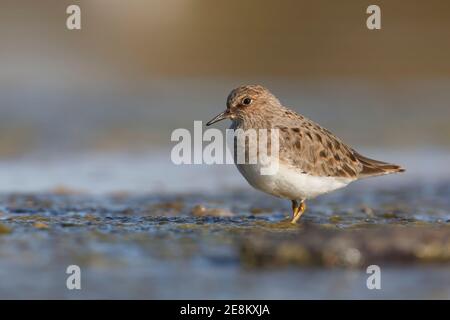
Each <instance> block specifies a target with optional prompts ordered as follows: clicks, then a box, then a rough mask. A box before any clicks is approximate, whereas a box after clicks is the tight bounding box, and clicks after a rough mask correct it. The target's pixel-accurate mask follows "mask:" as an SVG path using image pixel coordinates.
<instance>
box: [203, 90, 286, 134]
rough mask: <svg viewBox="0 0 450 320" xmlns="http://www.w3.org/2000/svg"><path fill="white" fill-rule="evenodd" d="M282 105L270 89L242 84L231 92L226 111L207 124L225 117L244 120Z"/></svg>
mask: <svg viewBox="0 0 450 320" xmlns="http://www.w3.org/2000/svg"><path fill="white" fill-rule="evenodd" d="M278 106H281V104H280V101H278V99H277V98H276V97H275V96H274V95H273V94H272V93H270V91H269V90H267V89H266V88H264V87H263V86H260V85H246V86H240V87H238V88H236V89H234V90H232V91H231V92H230V94H229V95H228V99H227V108H226V110H225V111H223V112H222V113H220V114H219V115H217V116H216V117H214V118H213V119H211V120H210V121H209V122H208V123H207V124H206V125H207V126H209V125H211V124H213V123H216V122H218V121H221V120H224V119H230V120H232V121H243V120H245V119H246V118H251V117H252V116H254V115H258V114H260V113H262V112H263V111H264V110H269V111H270V109H271V108H276V107H278Z"/></svg>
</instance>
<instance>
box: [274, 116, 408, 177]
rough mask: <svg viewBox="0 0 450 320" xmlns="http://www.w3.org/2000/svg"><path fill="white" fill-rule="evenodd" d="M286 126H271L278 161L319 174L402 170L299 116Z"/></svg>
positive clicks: (352, 174)
mask: <svg viewBox="0 0 450 320" xmlns="http://www.w3.org/2000/svg"><path fill="white" fill-rule="evenodd" d="M295 123H296V124H298V125H294V123H292V122H291V123H290V125H289V126H283V125H280V126H275V127H276V128H278V129H279V135H280V152H279V156H280V162H285V163H286V164H288V165H290V166H292V167H293V168H297V169H299V170H301V171H302V172H305V173H308V174H311V175H314V176H320V177H341V178H350V179H357V178H364V177H371V176H378V175H383V174H389V173H395V172H403V171H405V170H404V169H403V168H402V167H400V166H398V165H395V164H390V163H387V162H383V161H378V160H373V159H369V158H367V157H364V156H362V155H361V154H359V153H358V152H356V151H355V150H354V149H352V148H351V147H349V146H347V145H346V144H345V143H344V142H342V141H341V140H340V139H339V138H338V137H336V136H335V135H333V134H332V133H331V132H330V131H328V130H327V129H325V128H323V127H321V126H320V125H319V124H317V123H315V122H313V121H311V120H309V119H306V118H304V117H303V116H299V121H296V122H295Z"/></svg>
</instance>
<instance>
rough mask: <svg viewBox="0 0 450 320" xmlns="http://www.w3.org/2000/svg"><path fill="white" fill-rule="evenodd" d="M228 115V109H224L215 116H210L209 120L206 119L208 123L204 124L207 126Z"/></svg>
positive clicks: (226, 117)
mask: <svg viewBox="0 0 450 320" xmlns="http://www.w3.org/2000/svg"><path fill="white" fill-rule="evenodd" d="M229 116H230V112H229V111H228V110H225V111H224V112H222V113H221V114H219V115H217V116H215V117H214V118H212V119H211V120H210V121H208V123H207V124H206V125H207V126H210V125H212V124H213V123H216V122H219V121H221V120H223V119H228V118H229Z"/></svg>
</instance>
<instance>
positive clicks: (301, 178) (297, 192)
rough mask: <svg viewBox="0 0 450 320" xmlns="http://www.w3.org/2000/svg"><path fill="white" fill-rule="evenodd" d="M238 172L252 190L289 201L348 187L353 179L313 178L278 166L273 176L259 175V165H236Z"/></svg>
mask: <svg viewBox="0 0 450 320" xmlns="http://www.w3.org/2000/svg"><path fill="white" fill-rule="evenodd" d="M236 166H237V167H238V169H239V172H240V173H241V174H242V175H243V176H244V177H245V179H246V180H247V181H248V183H250V185H252V186H253V187H254V188H256V189H258V190H261V191H264V192H267V193H269V194H272V195H274V196H276V197H280V198H286V199H290V200H302V199H304V200H305V199H311V198H314V197H317V196H318V195H321V194H323V193H327V192H331V191H334V190H336V189H339V188H343V187H345V186H346V185H348V184H349V183H350V182H352V181H353V179H349V178H335V177H315V176H311V175H309V174H304V173H300V172H298V171H296V170H294V169H292V168H290V167H287V166H283V165H281V164H280V166H279V169H278V171H277V172H276V173H275V174H274V175H261V171H260V169H261V167H260V165H259V164H237V165H236Z"/></svg>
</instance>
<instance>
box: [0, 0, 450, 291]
mask: <svg viewBox="0 0 450 320" xmlns="http://www.w3.org/2000/svg"><path fill="white" fill-rule="evenodd" d="M72 4H77V5H79V6H80V7H81V26H82V29H81V30H73V31H71V30H68V29H67V28H66V19H67V17H68V14H66V8H67V7H68V6H69V5H72ZM371 4H377V5H379V6H380V7H381V19H382V21H381V25H382V29H381V30H375V31H371V30H368V29H367V27H366V19H367V17H368V14H366V9H367V7H368V6H369V5H371ZM449 39H450V1H437V0H431V1H419V0H408V1H406V0H396V1H387V0H386V1H383V0H381V1H380V0H377V1H366V0H346V1H332V0H314V1H313V0H308V1H306V0H305V1H303V0H292V1H287V0H282V1H262V0H245V1H242V0H241V1H238V0H228V1H211V0H164V1H163V0H159V1H157V0H127V1H123V0H86V1H76V0H70V1H66V0H40V1H33V0H14V1H12V0H0V70H1V71H0V279H1V281H0V298H11V297H12V298H21V299H22V298H41V299H42V298H55V297H56V298H77V297H84V298H86V297H89V298H159V299H161V298H184V299H186V298H221V299H227V298H235V299H236V298H241V299H242V298H246V299H248V298H264V299H266V298H270V299H278V298H284V299H293V298H370V299H376V298H430V297H431V298H444V299H448V298H449V297H450V287H449V285H448V283H449V282H450V273H449V271H448V270H449V268H448V265H439V266H438V265H433V266H431V267H428V268H426V267H425V265H422V264H421V263H419V262H421V261H423V260H425V262H427V261H428V262H429V260H430V256H429V255H430V252H431V255H433V254H437V256H438V258H440V257H441V256H439V254H440V255H442V256H443V257H444V258H442V259H447V260H445V261H448V257H449V255H448V248H449V246H448V230H446V229H442V228H441V229H439V228H440V227H443V226H444V227H445V226H447V227H448V224H449V223H450V214H449V212H450V209H449V208H450V200H449V199H450V197H449V194H450V184H449V181H450V179H449V178H450V166H449V163H450V125H449V120H450V104H449V101H450V59H449V57H450V41H449ZM249 83H252V84H255V83H257V84H262V85H264V86H266V87H268V88H269V89H270V90H271V91H272V92H273V93H274V94H275V95H276V96H277V97H278V98H279V99H280V100H281V101H282V102H283V104H285V105H286V106H289V107H291V108H293V109H294V110H296V111H298V112H300V113H302V114H304V115H305V116H307V117H309V118H312V119H313V120H315V121H316V122H318V123H320V124H322V125H323V126H325V127H327V128H328V129H330V130H331V131H332V132H334V133H335V134H336V135H337V136H339V137H341V138H342V139H343V140H344V141H346V142H347V143H348V144H350V145H351V146H353V147H355V148H356V149H357V150H358V151H359V152H361V153H363V154H365V155H367V156H369V157H373V158H376V159H380V160H385V161H390V162H394V163H398V164H401V165H403V166H404V167H406V168H407V172H406V173H405V174H402V175H392V176H389V177H383V178H380V179H367V180H364V181H361V182H357V183H354V184H352V185H351V186H349V187H348V188H346V189H345V190H342V191H339V192H336V193H333V194H330V195H326V196H324V197H319V198H318V199H316V200H313V201H311V202H309V203H311V206H310V209H309V211H308V213H309V214H306V215H305V217H304V219H305V220H304V221H305V225H307V224H308V223H312V224H313V225H315V226H322V227H323V228H321V229H320V230H317V231H316V232H315V236H314V238H312V239H313V241H312V242H313V244H314V245H317V246H318V247H317V250H316V249H314V250H316V251H314V252H316V254H317V255H320V256H323V257H325V258H326V257H328V255H327V254H328V253H329V251H328V250H329V248H328V247H327V245H326V244H327V243H331V247H332V249H333V248H334V247H335V246H334V245H335V244H341V245H342V247H343V251H342V252H343V255H344V257H347V256H348V255H346V254H347V253H348V252H350V253H351V255H350V257H354V256H355V254H354V253H355V252H356V253H357V254H359V252H360V251H358V250H359V249H361V247H360V244H361V242H360V237H359V235H357V236H356V239H355V241H354V242H353V244H351V243H352V242H350V244H348V242H346V240H345V239H344V240H345V241H344V242H342V241H339V238H338V239H337V240H336V241H334V240H333V239H334V238H333V239H331V238H328V233H326V232H327V231H330V230H331V231H330V232H334V231H336V232H335V233H333V234H336V235H337V236H344V237H345V236H346V234H347V233H345V232H344V231H343V230H346V229H347V230H350V231H351V229H352V228H353V227H355V228H361V229H362V228H366V227H367V228H372V227H374V226H377V225H378V226H381V228H380V229H381V230H382V232H384V230H388V229H389V228H387V226H389V225H394V226H398V225H400V226H401V227H405V226H408V227H410V228H406V227H405V228H403V229H402V230H403V231H405V230H406V231H410V233H409V234H408V235H405V234H403V233H402V234H400V235H398V236H396V235H394V236H392V235H391V236H389V234H388V235H386V236H385V235H383V234H382V235H381V236H380V235H379V234H375V235H374V236H373V239H372V238H368V239H369V240H368V242H367V243H370V244H371V245H370V246H369V245H367V247H372V244H373V245H374V248H378V247H376V245H378V244H379V243H380V242H379V240H380V239H384V241H385V242H387V243H389V242H390V243H394V244H399V246H402V245H403V246H404V244H405V243H407V244H408V243H409V244H411V245H410V248H412V249H411V250H412V251H411V252H412V253H411V255H412V256H413V257H414V259H416V260H414V261H416V262H414V263H412V262H411V263H409V262H405V264H402V265H400V266H398V267H394V268H391V269H389V268H390V267H388V264H387V262H389V261H390V260H389V259H388V260H389V261H386V264H385V261H384V260H381V261H379V260H377V261H376V262H377V263H380V264H381V265H382V268H383V276H382V277H383V278H382V279H383V285H382V286H383V287H382V288H383V290H381V291H378V290H367V287H366V277H367V274H366V273H365V269H364V268H359V269H352V268H350V269H346V268H339V267H334V266H333V267H331V268H329V267H327V265H326V264H325V267H324V265H319V266H311V267H310V266H308V265H307V266H306V267H305V266H304V265H302V264H301V263H300V264H299V265H294V266H292V267H290V268H283V267H279V266H275V267H273V266H272V267H270V263H272V262H273V261H275V263H276V259H272V258H271V257H272V256H271V254H272V255H274V256H276V254H277V253H278V252H282V253H283V252H293V253H298V252H300V254H302V252H303V251H302V250H299V247H296V246H295V245H302V244H303V242H307V241H305V239H304V238H300V236H301V234H302V231H303V229H302V226H303V225H302V226H301V227H299V228H294V227H292V226H290V225H289V226H290V227H286V225H283V223H282V222H280V221H282V220H283V219H284V218H286V217H287V216H288V215H289V213H290V204H289V203H288V201H284V200H281V199H275V198H273V197H269V196H267V195H265V194H262V193H260V192H257V191H255V190H253V189H252V188H250V187H249V186H248V185H247V183H246V181H245V180H244V179H243V178H242V177H241V176H240V174H239V173H238V171H237V170H236V169H235V168H234V166H233V165H226V166H225V165H212V166H207V165H182V166H176V165H174V164H173V163H172V162H171V160H170V151H171V148H172V147H173V146H174V145H175V142H171V141H170V136H171V133H172V131H173V130H174V129H177V128H187V129H190V130H192V129H193V124H194V121H196V120H201V121H204V122H203V123H206V121H208V120H210V119H211V118H212V117H213V116H215V115H217V114H218V113H219V112H221V111H222V110H223V109H224V108H225V100H226V97H227V95H228V93H229V92H230V91H231V90H232V89H233V88H235V87H237V86H239V85H242V84H249ZM217 126H218V127H219V128H221V129H224V128H225V127H227V126H229V123H226V122H225V121H224V122H221V123H218V124H217ZM400 187H402V188H400ZM48 191H51V192H48ZM17 192H19V193H17ZM83 192H84V194H83ZM104 194H106V195H104ZM302 219H303V218H302ZM415 226H421V227H424V228H425V227H426V226H429V227H430V228H432V229H439V230H440V231H441V236H442V238H436V239H434V238H428V240H427V239H425V240H424V239H423V238H420V236H421V235H422V232H414V231H415V230H417V229H413V228H414V227H415ZM385 227H386V228H385ZM401 227H400V228H401ZM330 228H331V229H330ZM364 230H366V229H364ZM367 230H368V229H367ZM341 231H342V232H341ZM363 233H364V234H365V231H364V232H363ZM321 235H322V236H323V237H321ZM258 236H259V237H262V238H264V239H265V240H267V242H268V243H269V244H270V245H273V248H271V249H270V248H269V249H270V250H265V249H264V250H261V252H262V256H263V258H264V257H265V259H267V260H268V261H269V267H268V269H264V265H262V266H256V267H255V266H253V267H251V266H250V267H249V266H248V265H247V264H246V262H247V261H248V260H249V259H250V260H251V261H253V260H252V259H253V255H252V254H253V253H254V252H255V249H258V248H259V247H258V245H259V242H258ZM317 237H318V238H317ZM424 238H426V237H425V236H424ZM264 239H263V240H264ZM280 239H281V240H283V239H284V240H286V239H287V240H288V242H287V243H288V244H292V245H294V246H293V247H290V246H288V247H286V246H285V244H286V243H285V242H280ZM292 239H294V241H291V240H292ZM301 239H303V240H301ZM314 239H315V240H314ZM327 239H328V240H329V239H331V240H330V241H328V240H327ZM442 239H444V240H442ZM445 239H447V240H445ZM340 240H342V239H340ZM435 240H436V241H435ZM440 240H441V242H439V241H440ZM252 241H255V242H252ZM302 241H303V242H302ZM414 241H416V242H414ZM426 241H428V242H426ZM445 241H447V242H445ZM430 242H431V244H430ZM427 243H428V244H429V245H430V246H425V244H427ZM248 245H250V247H249V248H250V249H249V250H246V251H245V250H243V248H247V247H248ZM252 245H253V246H252ZM438 245H441V247H439V246H438ZM352 246H353V247H352ZM436 246H437V247H436ZM406 247H408V246H406ZM314 248H316V247H314ZM358 248H359V249H358ZM386 248H387V251H386V252H387V253H386V254H387V256H388V258H392V257H394V258H397V257H400V258H401V257H402V255H401V254H399V255H397V254H394V253H393V252H395V251H390V250H391V247H390V246H386ZM416 248H418V249H417V250H419V249H420V250H422V251H420V250H419V251H415V249H416ZM286 249H287V250H286ZM300 249H301V248H300ZM363 249H364V248H362V249H361V257H363V258H364V255H365V252H364V250H363ZM425 249H426V250H425ZM355 250H356V251H355ZM256 251H257V250H256ZM417 252H419V253H418V254H417ZM421 252H422V255H420V254H421ZM357 257H358V256H357ZM325 258H324V259H325ZM420 258H422V260H420ZM417 259H419V262H417ZM427 259H428V260H427ZM256 260H258V259H256ZM294 260H295V259H294ZM295 261H297V260H295ZM378 261H379V262H378ZM439 261H440V260H439ZM442 261H444V260H442ZM291 262H292V261H291ZM363 262H364V263H365V261H363ZM70 264H77V265H80V267H81V268H82V270H83V271H82V274H83V280H82V288H83V290H81V291H77V290H74V291H69V290H67V289H66V287H65V285H64V284H65V281H66V277H67V274H66V273H65V270H66V267H67V266H68V265H70ZM362 265H363V263H362ZM364 267H365V265H364Z"/></svg>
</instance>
